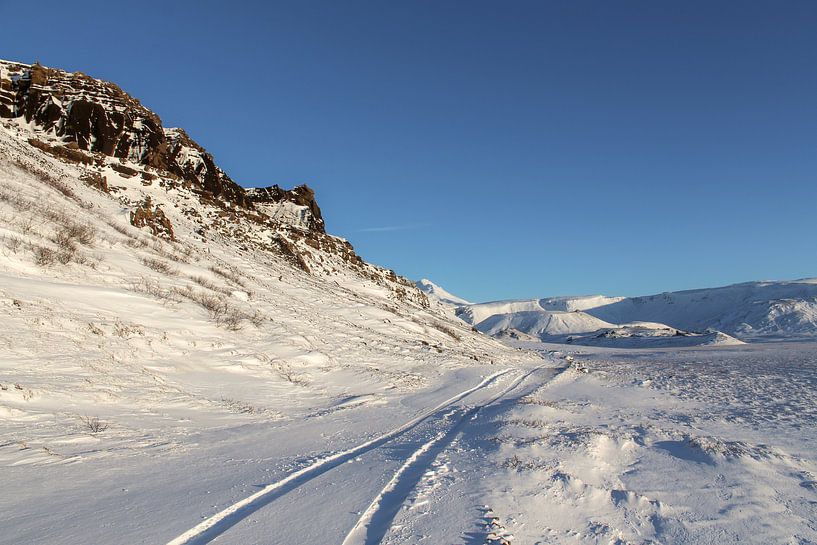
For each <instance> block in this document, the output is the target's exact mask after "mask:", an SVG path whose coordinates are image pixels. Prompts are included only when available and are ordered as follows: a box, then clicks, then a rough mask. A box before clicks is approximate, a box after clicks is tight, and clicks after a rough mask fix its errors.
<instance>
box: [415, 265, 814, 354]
mask: <svg viewBox="0 0 817 545" xmlns="http://www.w3.org/2000/svg"><path fill="white" fill-rule="evenodd" d="M423 282H425V283H427V284H430V285H432V286H434V285H433V284H432V283H430V282H429V281H427V280H425V281H423ZM421 289H423V288H422V287H421ZM423 291H424V292H425V293H426V294H427V295H428V296H429V298H431V299H436V300H438V301H440V302H441V304H448V305H450V306H451V307H452V308H453V310H454V312H455V314H456V315H457V316H458V317H459V318H460V319H462V320H464V321H465V322H467V323H469V324H471V325H473V326H474V327H476V328H477V329H479V330H480V331H482V332H484V333H488V334H490V335H493V336H495V337H507V336H510V337H514V338H519V339H529V340H530V339H538V340H541V341H548V342H569V343H576V344H597V345H605V346H622V345H627V346H634V345H640V344H644V345H649V346H655V345H672V346H677V345H691V344H724V343H729V344H735V343H739V342H741V341H746V342H759V341H775V340H795V339H796V340H803V339H808V340H814V339H817V278H810V279H802V280H792V281H781V282H745V283H742V284H733V285H730V286H724V287H719V288H706V289H696V290H686V291H678V292H668V293H660V294H657V295H648V296H643V297H607V296H602V295H591V296H577V297H547V298H542V299H528V300H513V301H494V302H489V303H476V304H463V303H456V302H455V301H456V300H457V299H458V298H457V297H456V296H451V294H449V293H448V292H446V291H445V290H443V289H442V288H440V287H439V286H434V288H433V289H423ZM435 293H445V294H446V296H445V297H435V296H434V294H435Z"/></svg>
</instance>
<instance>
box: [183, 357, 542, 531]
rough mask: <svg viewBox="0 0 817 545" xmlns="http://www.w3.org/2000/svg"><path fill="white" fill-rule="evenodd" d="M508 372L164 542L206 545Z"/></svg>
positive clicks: (482, 382) (314, 464)
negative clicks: (266, 507)
mask: <svg viewBox="0 0 817 545" xmlns="http://www.w3.org/2000/svg"><path fill="white" fill-rule="evenodd" d="M537 369H538V368H537ZM511 371H512V369H504V370H502V371H499V372H497V373H494V374H492V375H489V376H488V377H486V378H485V379H483V380H482V381H481V382H480V383H479V384H477V385H476V386H474V387H472V388H469V389H467V390H464V391H462V392H460V393H458V394H456V395H454V396H452V397H450V398H448V399H446V400H445V401H443V402H441V403H439V404H438V405H436V406H435V407H434V408H432V409H429V410H428V411H426V412H424V413H422V414H420V415H418V416H416V417H415V418H412V419H411V420H409V421H408V422H406V423H404V424H403V425H401V426H399V427H397V428H394V429H392V430H390V431H388V432H386V433H384V434H382V435H380V436H378V437H376V438H374V439H370V440H369V441H366V442H364V443H361V444H359V445H357V446H355V447H352V448H350V449H346V450H343V451H340V452H336V453H334V454H331V455H329V456H326V457H324V458H321V459H319V460H317V461H315V462H313V463H312V464H310V465H308V466H306V467H304V468H302V469H299V470H298V471H295V472H293V473H290V474H289V475H287V476H286V477H284V478H283V479H281V480H279V481H276V482H274V483H271V484H268V485H266V486H265V487H264V488H262V489H261V490H259V491H258V492H256V493H254V494H252V495H250V496H247V497H246V498H244V499H243V500H240V501H238V502H236V503H234V504H232V505H230V506H228V507H226V508H225V509H223V510H221V511H220V512H218V513H216V514H215V515H213V516H211V517H209V518H207V519H205V520H203V521H202V522H200V523H199V524H197V525H196V526H194V527H192V528H191V529H189V530H187V531H186V532H184V533H183V534H181V535H179V536H178V537H176V538H174V539H172V540H170V541H168V542H167V545H203V544H205V543H209V542H210V541H212V540H213V539H215V538H216V537H218V536H219V535H221V534H223V533H224V532H225V531H227V530H228V529H229V528H231V527H232V526H234V525H236V524H238V523H239V522H241V521H242V520H244V519H245V518H246V517H248V516H249V515H251V514H252V513H254V512H256V511H257V510H258V509H260V508H262V507H264V506H265V505H268V504H269V503H270V502H272V501H274V500H275V499H276V498H279V497H281V496H283V495H284V494H286V493H287V492H290V491H291V490H294V489H296V488H298V487H300V486H301V485H303V484H304V483H306V482H309V481H311V480H312V479H314V478H316V477H318V476H320V475H323V474H324V473H326V472H327V471H330V470H331V469H334V468H336V467H338V466H340V465H342V464H344V463H346V462H348V461H349V460H351V459H353V458H355V457H356V456H359V455H361V454H363V453H365V452H368V451H370V450H373V449H376V448H378V447H380V446H382V445H383V444H385V443H387V442H389V441H391V440H392V439H394V438H396V437H398V436H400V435H402V434H404V433H406V432H408V431H409V430H411V429H413V428H415V427H416V426H417V425H419V424H420V423H422V422H424V421H425V420H428V419H429V418H431V417H433V416H435V415H438V414H440V413H443V412H445V411H446V409H448V408H449V407H451V406H452V405H453V404H455V403H457V402H458V401H460V400H462V399H463V398H465V397H466V396H468V395H470V394H473V393H474V392H476V391H478V390H481V389H483V388H486V387H488V386H490V385H491V384H493V383H494V382H496V381H497V380H498V379H499V378H500V377H502V376H504V375H507V374H508V373H510V372H511ZM534 371H535V369H534ZM532 372H533V371H531V372H529V373H527V374H525V375H522V376H521V377H518V378H517V379H515V380H514V381H513V382H512V383H511V386H512V387H511V388H506V389H504V390H503V391H502V392H501V393H500V394H498V395H496V396H494V397H493V398H491V399H490V400H489V403H493V402H494V401H496V399H499V398H500V397H501V396H502V395H505V394H506V393H507V392H508V391H510V389H512V388H513V387H516V386H517V385H518V384H519V383H520V382H521V380H524V378H526V377H527V376H530V374H531V373H532ZM483 406H485V404H483V405H480V406H479V407H476V409H479V408H481V407H483ZM473 410H474V409H471V411H468V413H470V412H472V411H473ZM466 414H467V413H466ZM441 416H442V415H441ZM463 418H465V416H463ZM461 421H462V419H460V421H458V423H457V424H456V425H455V427H456V426H457V425H459V423H460V422H461Z"/></svg>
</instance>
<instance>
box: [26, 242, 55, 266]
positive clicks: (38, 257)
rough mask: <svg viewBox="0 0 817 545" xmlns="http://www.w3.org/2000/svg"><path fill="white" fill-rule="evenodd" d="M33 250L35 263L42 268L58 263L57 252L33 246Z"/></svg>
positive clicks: (36, 245) (37, 245)
mask: <svg viewBox="0 0 817 545" xmlns="http://www.w3.org/2000/svg"><path fill="white" fill-rule="evenodd" d="M31 249H32V251H33V252H34V263H36V264H37V265H39V266H40V267H48V266H50V265H53V264H54V263H55V262H56V261H57V252H56V251H54V249H52V248H47V247H45V246H40V245H39V244H33V245H32V248H31ZM60 261H62V260H60Z"/></svg>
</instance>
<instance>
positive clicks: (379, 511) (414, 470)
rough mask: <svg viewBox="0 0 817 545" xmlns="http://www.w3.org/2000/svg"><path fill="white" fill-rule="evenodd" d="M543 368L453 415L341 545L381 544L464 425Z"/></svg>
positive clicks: (400, 471)
mask: <svg viewBox="0 0 817 545" xmlns="http://www.w3.org/2000/svg"><path fill="white" fill-rule="evenodd" d="M541 369H543V367H541V366H540V367H535V368H534V369H532V370H530V371H528V372H527V373H523V374H521V375H519V376H518V377H516V378H515V379H514V380H513V381H511V383H510V384H509V385H508V386H507V387H505V388H504V389H503V390H502V391H501V392H499V393H497V394H496V395H494V396H493V397H492V398H490V399H489V400H488V401H486V402H484V403H481V404H479V405H477V406H474V407H471V408H469V409H459V410H457V409H454V410H453V411H452V414H453V413H456V412H459V413H460V415H459V417H458V418H456V420H455V421H454V425H453V426H451V427H450V428H449V429H448V430H445V431H441V432H439V433H437V434H436V435H435V436H434V437H433V438H432V439H431V440H429V441H426V442H425V443H423V444H422V445H420V447H419V448H418V449H417V450H415V451H414V452H413V453H412V454H411V455H410V456H409V457H408V458H406V461H405V462H404V463H403V465H402V466H400V468H399V469H398V470H397V471H396V472H395V473H394V475H393V476H392V478H391V479H390V480H389V482H388V483H386V486H384V487H383V488H382V489H381V491H380V492H379V493H378V495H377V496H376V497H375V499H374V500H372V502H371V504H369V507H368V508H367V509H366V510H365V511H364V512H363V514H362V515H361V516H360V518H359V519H358V520H357V522H356V523H355V525H354V527H353V528H352V529H351V530H350V531H349V533H348V534H347V535H346V538H345V539H344V540H343V543H342V545H378V544H379V543H380V542H381V541H382V540H383V538H384V537H385V535H386V533H387V532H388V531H389V528H390V527H391V523H392V521H393V520H394V517H395V516H396V515H397V513H398V512H399V511H400V508H401V507H402V506H403V503H404V502H405V500H406V498H408V496H409V494H411V491H412V490H414V488H415V487H416V485H417V483H418V482H419V481H420V479H421V478H422V476H423V474H424V473H425V472H426V470H427V469H428V468H429V467H430V466H431V464H432V463H433V462H434V460H435V459H437V457H438V456H439V455H440V454H441V453H442V452H443V451H444V450H445V449H446V448H448V446H449V445H450V444H451V443H452V442H453V441H454V439H455V438H456V437H457V435H459V434H460V432H461V431H462V430H463V428H465V426H466V425H467V424H468V422H470V421H471V420H473V419H474V418H476V416H477V415H478V414H479V412H480V411H482V409H484V408H485V407H488V406H489V405H492V404H494V403H496V402H497V401H499V400H500V399H502V398H503V397H505V396H506V395H508V394H509V393H511V392H512V391H513V390H515V389H516V388H517V387H519V386H520V385H521V384H522V383H523V382H525V380H527V379H528V378H529V377H530V376H531V375H533V374H534V373H535V372H537V371H539V370H541Z"/></svg>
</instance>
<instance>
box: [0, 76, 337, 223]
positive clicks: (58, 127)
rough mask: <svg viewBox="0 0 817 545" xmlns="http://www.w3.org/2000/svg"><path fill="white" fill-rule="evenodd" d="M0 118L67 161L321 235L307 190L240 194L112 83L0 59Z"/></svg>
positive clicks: (180, 136)
mask: <svg viewBox="0 0 817 545" xmlns="http://www.w3.org/2000/svg"><path fill="white" fill-rule="evenodd" d="M0 117H3V118H13V119H19V120H21V121H25V123H27V124H33V125H34V127H35V134H36V135H37V136H38V137H40V139H41V140H55V141H54V142H52V143H51V144H46V143H45V142H42V143H40V144H39V146H40V147H41V149H44V150H45V151H49V150H50V151H53V152H54V153H55V154H56V153H57V152H59V153H60V154H62V155H63V156H64V157H70V155H69V153H68V152H67V151H66V150H71V149H76V150H81V151H84V152H90V153H91V154H102V155H104V156H109V157H116V158H120V159H123V160H127V161H130V162H133V163H137V164H139V165H143V166H145V167H147V168H150V169H155V170H156V171H158V172H160V173H162V174H163V175H169V176H171V177H173V178H176V179H178V180H180V181H182V182H183V183H186V184H189V185H190V186H191V187H193V188H196V189H198V190H200V191H201V192H202V193H203V194H205V195H206V196H208V197H211V198H214V199H218V200H223V201H225V202H226V203H228V204H230V205H234V206H238V207H242V208H247V209H253V208H255V207H254V203H259V204H261V205H262V208H263V210H261V211H262V212H263V213H266V214H267V215H269V216H270V217H271V218H272V219H273V220H277V221H281V220H284V219H287V218H289V219H295V220H297V221H295V225H298V226H300V227H303V228H306V229H313V230H318V231H321V232H323V231H324V222H323V218H322V217H321V212H320V208H319V207H318V205H317V203H316V202H315V194H314V192H313V191H312V190H311V189H310V188H309V187H307V186H299V187H297V188H295V189H292V190H284V189H281V188H280V187H278V186H272V187H269V188H265V189H260V190H254V191H253V192H252V193H251V195H248V192H247V191H245V190H244V188H242V187H241V186H240V185H238V184H237V183H235V182H234V181H233V180H232V179H231V178H230V177H229V176H228V175H227V174H226V173H225V172H224V171H223V170H221V169H220V168H219V167H218V166H217V165H216V163H215V161H214V159H213V156H212V155H210V154H209V153H207V151H206V150H205V149H204V148H203V147H201V146H200V145H199V144H197V143H196V142H195V141H194V140H193V139H192V138H190V137H189V136H188V135H187V133H186V132H184V130H182V129H175V128H167V129H166V128H164V127H163V126H162V120H161V119H159V116H158V115H156V114H155V113H153V112H152V111H150V110H148V109H147V108H145V107H144V106H142V104H141V103H140V102H139V101H138V100H137V99H135V98H133V97H132V96H130V95H128V94H127V93H125V92H124V91H123V90H122V89H120V88H119V87H118V86H117V85H115V84H113V83H110V82H106V81H102V80H98V79H94V78H92V77H90V76H86V75H85V74H82V73H80V72H74V73H70V72H65V71H62V70H56V69H53V68H46V67H44V66H40V65H39V64H33V65H27V64H20V63H14V62H7V61H0ZM35 141H37V140H35ZM79 158H80V159H81V158H82V155H81V154H80V155H79ZM87 161H88V162H90V161H91V159H90V158H88V159H87ZM273 205H281V206H278V207H276V206H273ZM293 206H295V207H300V209H299V210H294V209H293Z"/></svg>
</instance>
